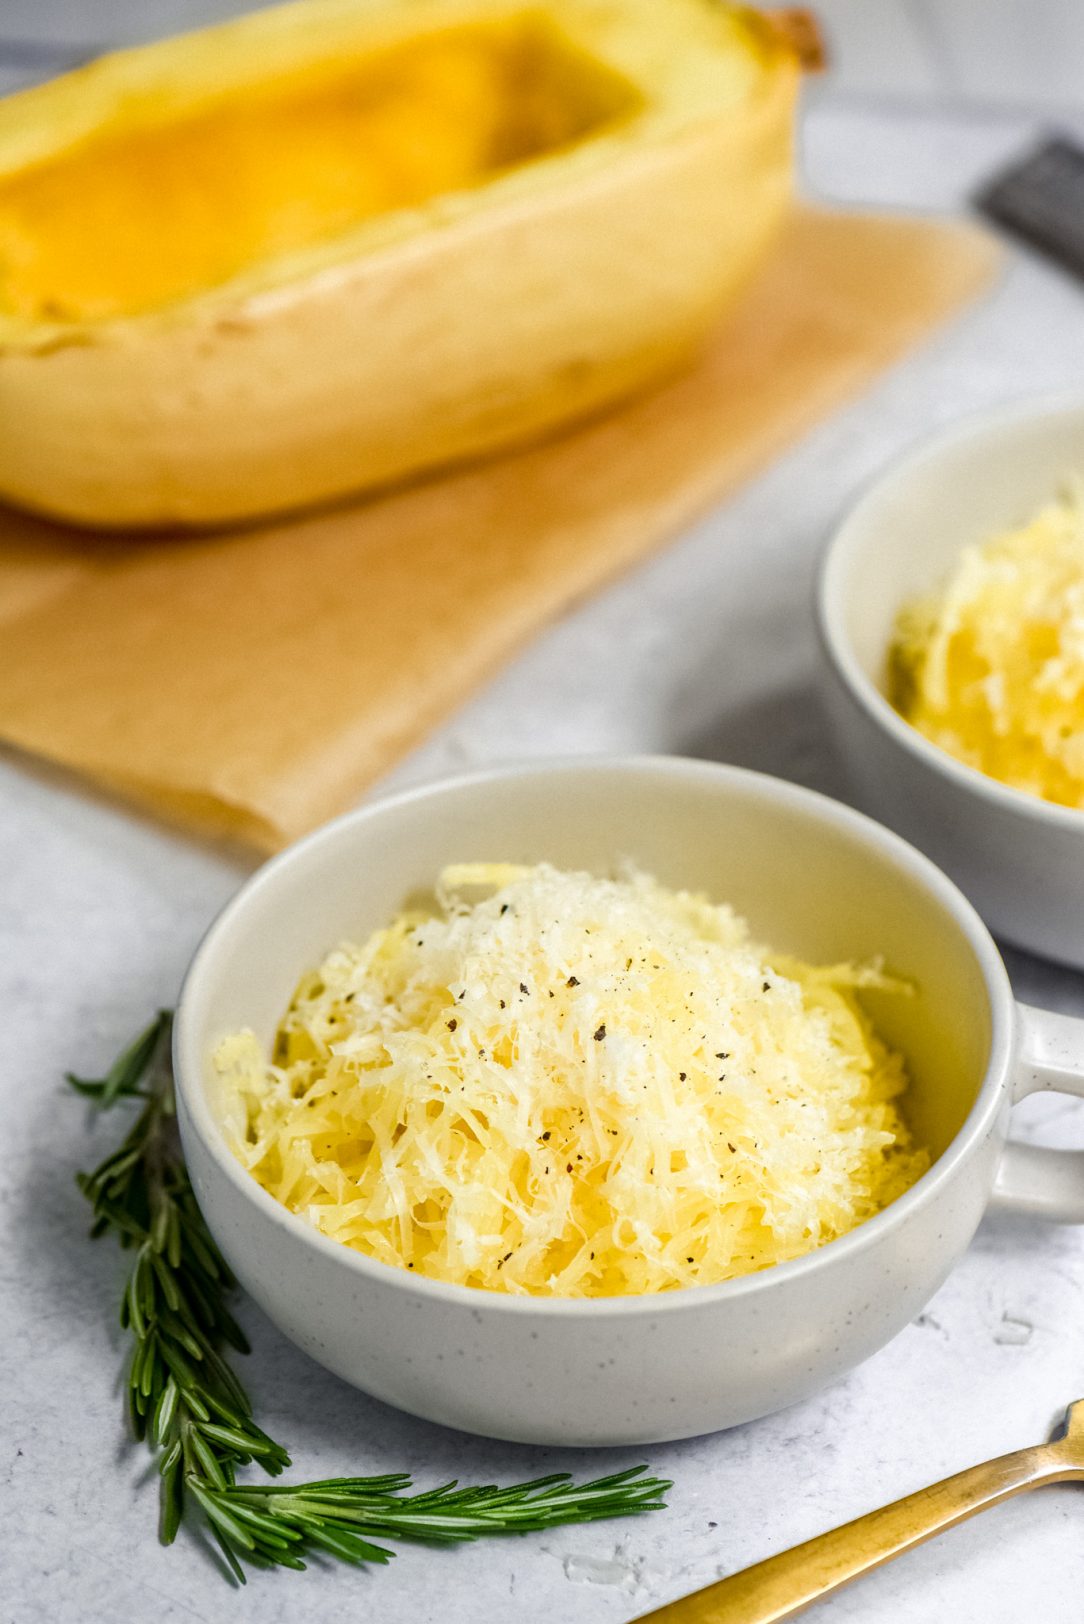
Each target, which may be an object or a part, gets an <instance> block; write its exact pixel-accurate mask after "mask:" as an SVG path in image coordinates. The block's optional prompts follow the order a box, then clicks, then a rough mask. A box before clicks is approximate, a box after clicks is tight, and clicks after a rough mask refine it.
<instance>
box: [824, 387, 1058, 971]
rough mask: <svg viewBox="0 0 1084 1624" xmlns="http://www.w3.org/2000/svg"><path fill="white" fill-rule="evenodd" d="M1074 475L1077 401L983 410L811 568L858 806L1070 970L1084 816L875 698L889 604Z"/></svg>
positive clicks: (908, 462)
mask: <svg viewBox="0 0 1084 1624" xmlns="http://www.w3.org/2000/svg"><path fill="white" fill-rule="evenodd" d="M1074 474H1075V475H1077V476H1079V477H1084V397H1081V396H1079V395H1078V396H1075V397H1073V398H1071V399H1067V398H1065V397H1060V398H1058V399H1054V400H1049V399H1048V400H1042V401H1029V402H1025V403H1023V404H1020V405H1015V406H1012V407H1008V408H1003V409H1001V410H999V411H996V412H986V413H983V414H982V415H981V416H976V417H973V418H970V419H968V420H966V421H965V422H964V423H962V424H959V425H957V426H956V427H954V428H952V429H951V430H949V431H948V432H947V433H943V434H941V435H938V436H937V438H936V439H934V440H932V441H931V442H930V443H929V444H927V445H925V446H923V447H922V448H920V449H919V450H918V451H917V452H914V453H912V454H911V455H910V456H908V457H907V458H906V459H905V460H904V461H903V462H902V463H899V464H898V465H897V466H896V467H895V468H893V469H892V470H891V471H890V472H889V473H888V474H887V475H886V476H885V477H883V478H882V479H880V480H878V482H877V483H876V485H874V487H873V488H872V489H871V490H870V491H868V492H867V494H866V495H865V496H864V497H863V498H862V500H861V501H860V502H859V503H858V504H857V506H856V507H854V508H853V509H852V510H851V512H850V514H849V515H848V516H847V518H846V519H845V520H844V522H843V524H842V525H841V526H840V528H839V529H838V530H837V532H836V534H835V536H834V537H833V539H832V541H831V543H830V545H829V547H828V550H827V552H826V554H825V557H824V561H823V564H822V567H821V572H820V579H819V584H818V590H817V620H818V625H819V628H820V634H821V641H822V644H823V647H824V651H825V654H826V656H827V666H828V671H829V681H828V685H827V689H826V695H827V700H828V708H829V714H830V717H831V720H832V724H833V732H834V734H835V738H836V742H837V744H838V747H839V750H840V752H841V754H842V756H843V757H844V759H845V761H846V762H847V765H848V767H849V770H850V774H851V777H852V780H853V783H854V786H855V791H856V795H857V798H858V799H859V801H860V804H861V805H862V806H863V807H865V808H866V810H868V811H870V812H872V813H873V814H874V815H875V816H876V817H878V818H880V819H881V820H882V821H883V822H885V823H887V824H888V825H889V826H890V827H891V828H893V829H896V830H898V831H899V833H900V834H902V835H904V836H906V838H907V839H908V840H913V841H914V842H915V844H916V845H918V846H921V848H922V850H923V851H925V852H927V853H928V854H929V855H930V856H931V857H932V858H933V859H934V861H935V862H936V863H938V864H940V866H941V867H942V868H943V869H944V870H945V871H946V873H948V874H950V875H951V876H952V878H953V879H954V880H955V881H956V882H957V884H958V885H959V886H960V887H961V888H962V889H963V890H964V891H966V893H967V895H968V896H969V897H970V898H971V900H972V902H974V903H975V905H976V907H978V909H979V910H980V912H981V913H982V914H983V916H984V918H985V919H986V921H987V923H988V924H989V925H990V926H991V928H992V929H993V930H995V931H997V932H998V934H999V935H1001V936H1004V937H1005V938H1006V939H1007V940H1008V941H1011V942H1016V943H1018V944H1019V945H1020V946H1022V947H1027V948H1030V949H1031V950H1032V951H1033V952H1035V953H1040V954H1043V955H1045V956H1046V957H1048V958H1053V959H1060V960H1062V961H1063V962H1064V963H1066V964H1073V965H1076V966H1078V967H1080V968H1084V812H1080V811H1077V810H1076V809H1075V808H1072V807H1063V806H1055V805H1054V804H1052V803H1051V802H1048V801H1042V800H1040V799H1039V798H1038V797H1037V796H1032V795H1027V794H1025V793H1024V792H1023V791H1020V790H1015V789H1010V788H1008V787H1007V786H1006V785H1004V784H1000V783H998V782H997V781H996V780H995V779H993V778H988V777H986V776H985V775H984V774H983V773H980V772H977V771H976V770H975V769H974V768H971V767H966V766H964V765H963V763H961V762H959V761H957V760H956V759H955V758H954V757H953V756H950V755H948V754H947V753H946V752H945V751H943V750H940V749H938V748H937V746H936V745H933V744H931V743H930V742H929V741H928V740H927V739H925V738H924V737H923V736H922V734H921V733H919V732H917V730H916V729H915V728H913V727H911V726H910V725H909V724H908V723H907V722H905V721H904V720H903V718H902V717H901V716H900V715H899V714H898V713H897V712H896V711H895V710H894V709H893V707H892V705H891V704H890V703H889V701H888V699H887V697H886V692H885V688H886V674H887V673H886V655H887V652H888V647H889V644H890V642H891V640H892V631H893V625H894V622H895V619H896V615H897V612H898V611H899V609H900V608H901V606H902V605H903V604H904V603H906V602H908V601H909V600H911V599H913V598H915V597H918V596H920V595H921V594H922V593H924V592H927V591H929V590H930V589H931V588H934V587H936V586H937V585H938V584H939V583H940V582H941V581H942V580H943V579H944V578H945V576H946V575H947V573H948V572H949V570H950V569H951V567H952V565H953V562H954V560H955V558H956V556H957V555H958V553H959V551H960V549H961V548H962V547H965V546H967V545H968V544H969V543H970V542H973V541H981V540H984V539H986V538H987V537H989V536H991V535H993V534H995V533H996V532H997V531H999V530H1004V529H1007V528H1008V527H1010V526H1012V525H1017V524H1020V523H1022V522H1023V521H1024V520H1026V519H1028V518H1030V517H1031V516H1032V515H1033V514H1034V513H1035V511H1036V510H1037V509H1038V508H1039V507H1041V506H1042V505H1043V504H1044V503H1046V502H1049V501H1050V500H1051V498H1052V497H1053V496H1054V495H1055V494H1056V493H1057V491H1058V490H1059V489H1060V488H1061V487H1063V486H1064V484H1065V481H1066V479H1067V478H1068V477H1070V476H1072V475H1074Z"/></svg>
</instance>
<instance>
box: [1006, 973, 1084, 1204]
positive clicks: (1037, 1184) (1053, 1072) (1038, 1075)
mask: <svg viewBox="0 0 1084 1624" xmlns="http://www.w3.org/2000/svg"><path fill="white" fill-rule="evenodd" d="M1017 1019H1018V1030H1019V1044H1018V1048H1017V1060H1016V1076H1015V1081H1014V1086H1013V1104H1014V1105H1015V1104H1016V1103H1017V1102H1018V1101H1019V1100H1023V1099H1026V1098H1027V1096H1028V1095H1029V1094H1038V1093H1039V1092H1040V1091H1041V1090H1042V1089H1046V1088H1048V1089H1051V1090H1053V1092H1054V1093H1056V1094H1078V1095H1080V1096H1081V1097H1082V1098H1084V1020H1078V1019H1077V1018H1076V1017H1074V1016H1072V1015H1058V1014H1055V1013H1054V1012H1053V1011H1052V1010H1047V1009H1034V1008H1033V1007H1032V1006H1031V1005H1030V1004H1018V1005H1017ZM990 1206H991V1209H992V1210H994V1211H999V1212H1023V1213H1028V1214H1030V1215H1031V1217H1033V1218H1048V1219H1051V1220H1052V1221H1054V1222H1055V1223H1068V1224H1080V1223H1084V1150H1047V1149H1045V1148H1043V1147H1042V1146H1040V1145H1022V1144H1020V1143H1019V1142H1018V1141H1016V1140H1010V1141H1009V1143H1008V1144H1007V1145H1006V1146H1005V1150H1004V1153H1003V1155H1002V1158H1001V1164H1000V1166H999V1167H998V1170H997V1178H996V1180H995V1182H994V1192H993V1196H992V1198H991V1202H990Z"/></svg>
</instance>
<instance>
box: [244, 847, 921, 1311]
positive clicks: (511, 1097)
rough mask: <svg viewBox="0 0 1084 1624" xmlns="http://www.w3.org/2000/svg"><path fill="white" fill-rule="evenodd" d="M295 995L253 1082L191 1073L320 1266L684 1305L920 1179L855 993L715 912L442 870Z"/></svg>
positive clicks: (665, 900) (667, 897)
mask: <svg viewBox="0 0 1084 1624" xmlns="http://www.w3.org/2000/svg"><path fill="white" fill-rule="evenodd" d="M438 898H439V906H438V908H437V909H436V910H435V911H434V912H433V914H432V915H431V916H430V915H425V914H414V915H410V916H404V917H401V918H399V919H397V920H396V921H395V923H393V924H392V925H391V926H389V927H388V928H387V929H384V930H378V931H377V932H375V934H374V935H372V936H371V937H370V938H369V940H368V941H367V942H365V944H364V945H363V946H361V947H352V946H344V947H342V948H340V949H339V950H338V951H336V952H333V953H332V954H331V955H330V956H329V957H328V958H327V959H326V961H325V962H324V963H323V964H322V965H321V966H320V968H319V969H318V970H315V971H313V972H312V973H311V974H309V975H307V976H305V977H304V979H303V980H302V982H301V985H300V987H299V988H298V990H297V994H296V996H295V998H294V1001H293V1003H292V1005H291V1007H290V1009H289V1011H288V1013H287V1014H286V1016H285V1018H284V1020H283V1022H282V1025H281V1027H280V1030H279V1032H278V1035H277V1037H276V1040H275V1046H274V1054H273V1056H272V1060H271V1062H270V1063H268V1061H267V1059H266V1058H265V1056H264V1054H263V1052H262V1050H261V1046H260V1044H259V1043H258V1042H257V1040H256V1038H255V1037H254V1036H253V1035H252V1034H251V1033H241V1034H237V1035H235V1036H233V1037H230V1038H228V1039H226V1040H225V1041H224V1042H223V1043H222V1044H221V1046H220V1048H219V1051H218V1054H217V1057H216V1060H217V1067H218V1071H219V1073H220V1076H221V1080H222V1085H223V1094H224V1099H225V1110H226V1113H227V1120H228V1125H229V1127H230V1129H231V1132H232V1135H233V1139H234V1143H235V1148H236V1152H237V1155H238V1156H239V1157H240V1159H241V1161H242V1162H243V1163H244V1165H245V1166H246V1167H247V1168H248V1169H249V1170H250V1171H251V1173H252V1174H253V1175H254V1176H255V1177H256V1178H257V1179H258V1180H259V1181H260V1183H261V1184H262V1185H263V1186H264V1188H265V1189H267V1190H269V1191H270V1192H271V1194H272V1195H274V1196H275V1197H276V1198H277V1199H278V1200H280V1201H281V1202H283V1203H284V1205H286V1206H287V1207H289V1208H290V1210H291V1211H293V1212H295V1213H299V1214H301V1215H302V1216H304V1217H305V1218H307V1219H308V1220H309V1222H311V1223H312V1224H313V1225H315V1227H316V1228H318V1229H320V1230H321V1231H323V1232H324V1233H325V1234H326V1235H329V1236H331V1237H332V1238H334V1239H335V1240H338V1241H341V1242H343V1243H345V1244H346V1245H348V1246H352V1247H355V1248H357V1250H359V1251H361V1252H364V1253H366V1254H367V1255H368V1256H370V1257H373V1258H378V1259H380V1260H382V1261H383V1262H385V1263H390V1264H396V1265H399V1266H400V1267H405V1268H408V1269H413V1270H415V1271H416V1272H417V1273H419V1274H423V1275H426V1276H428V1277H429V1278H431V1279H436V1280H446V1281H455V1282H458V1283H460V1284H463V1285H469V1286H477V1287H483V1288H486V1289H489V1290H496V1291H507V1292H518V1293H530V1294H540V1295H560V1296H604V1295H624V1294H634V1293H642V1292H654V1291H663V1290H668V1289H671V1288H674V1287H678V1286H691V1285H698V1284H707V1283H712V1282H715V1281H719V1280H725V1279H728V1278H730V1277H731V1276H734V1275H740V1274H745V1273H747V1272H749V1271H751V1270H756V1269H762V1268H765V1267H767V1266H768V1265H769V1264H773V1263H779V1262H782V1261H784V1260H785V1259H787V1258H793V1257H797V1256H799V1255H800V1254H802V1253H804V1252H808V1251H809V1250H810V1249H812V1248H813V1247H817V1246H820V1245H822V1244H823V1243H824V1242H825V1241H828V1240H831V1239H832V1238H833V1237H835V1236H837V1235H840V1234H842V1233H843V1232H844V1231H846V1230H849V1229H851V1228H852V1227H853V1226H854V1225H855V1224H858V1223H860V1222H862V1220H863V1219H865V1218H868V1217H870V1216H871V1214H873V1213H875V1212H876V1211H877V1210H878V1209H879V1208H881V1207H883V1206H884V1205H886V1203H888V1202H889V1201H891V1200H892V1199H894V1197H896V1196H897V1195H899V1194H900V1193H901V1192H902V1191H903V1190H904V1189H906V1188H907V1186H908V1185H909V1184H910V1183H912V1182H913V1180H914V1179H915V1178H916V1177H917V1176H918V1175H919V1173H921V1172H922V1171H923V1170H924V1168H925V1167H926V1165H927V1158H926V1156H925V1154H924V1153H923V1152H919V1151H915V1150H913V1149H912V1148H911V1146H910V1142H909V1139H908V1136H907V1133H906V1130H905V1128H904V1126H903V1123H902V1121H901V1118H900V1116H899V1113H898V1111H897V1109H896V1106H895V1103H894V1102H895V1100H896V1098H897V1096H898V1095H899V1094H900V1092H901V1090H902V1089H903V1087H904V1084H905V1074H904V1069H903V1065H902V1061H901V1059H900V1057H899V1056H898V1055H897V1054H894V1053H891V1052H890V1051H889V1050H888V1049H887V1048H886V1046H885V1045H884V1044H883V1043H882V1042H881V1041H880V1039H879V1038H878V1037H877V1035H876V1034H875V1032H874V1031H873V1029H872V1027H871V1025H870V1023H869V1021H868V1019H867V1018H866V1016H865V1015H864V1013H863V1012H862V1010H861V1008H860V1007H859V1004H858V1002H857V1000H856V997H855V989H856V988H857V987H859V986H861V985H863V984H866V985H871V984H873V985H884V984H885V983H884V978H883V977H880V976H879V974H878V972H877V971H876V970H871V969H867V970H864V971H863V970H858V969H855V968H854V967H852V966H847V965H839V966H833V967H830V968H825V969H811V968H809V967H807V966H804V965H801V964H797V963H793V962H790V961H787V960H784V959H782V958H779V957H776V956H773V955H771V954H767V953H766V952H765V951H764V950H763V949H761V948H758V947H756V946H754V945H752V944H751V943H750V942H749V940H748V936H747V930H746V927H745V925H744V923H743V922H742V921H741V920H740V919H739V918H738V917H737V916H736V915H735V914H734V913H733V912H732V911H731V910H730V909H729V908H727V907H721V906H713V905H712V904H711V903H709V902H707V901H706V900H705V899H704V898H702V897H699V896H694V895H690V894H687V893H675V892H671V891H668V890H665V889H663V888H662V887H661V886H659V885H657V884H656V883H655V882H654V881H653V880H651V879H649V878H647V877H646V876H644V875H641V874H636V873H630V874H629V875H628V876H627V877H625V878H622V879H618V880H603V879H596V878H593V877H592V876H590V875H587V874H578V873H563V872H559V871H557V870H555V869H553V868H550V867H547V866H544V865H543V866H539V867H536V868H530V869H519V868H510V867H508V866H505V865H493V864H475V865H460V866H458V867H456V868H453V869H448V870H445V872H444V874H443V875H442V876H441V880H440V884H439V887H438Z"/></svg>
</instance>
